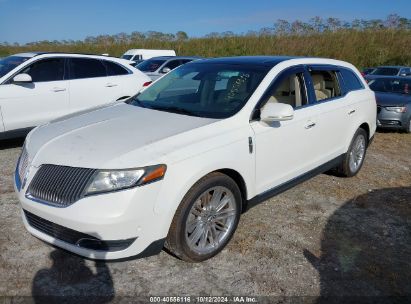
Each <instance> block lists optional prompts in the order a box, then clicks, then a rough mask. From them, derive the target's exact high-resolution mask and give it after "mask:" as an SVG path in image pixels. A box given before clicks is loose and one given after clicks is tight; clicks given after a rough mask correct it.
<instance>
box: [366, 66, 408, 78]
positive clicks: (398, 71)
mask: <svg viewBox="0 0 411 304" xmlns="http://www.w3.org/2000/svg"><path fill="white" fill-rule="evenodd" d="M381 76H399V77H409V76H411V67H407V66H379V67H376V68H375V69H374V70H373V71H372V72H370V73H369V74H367V75H366V76H365V79H366V80H367V81H370V80H372V79H375V78H379V77H381Z"/></svg>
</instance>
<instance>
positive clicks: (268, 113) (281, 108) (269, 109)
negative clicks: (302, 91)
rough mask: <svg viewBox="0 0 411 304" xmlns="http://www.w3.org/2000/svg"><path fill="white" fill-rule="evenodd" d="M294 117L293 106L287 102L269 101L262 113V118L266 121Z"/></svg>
mask: <svg viewBox="0 0 411 304" xmlns="http://www.w3.org/2000/svg"><path fill="white" fill-rule="evenodd" d="M293 117H294V109H293V107H292V106H290V105H288V104H285V103H274V102H267V104H266V105H265V106H264V107H263V108H262V109H261V113H260V118H261V120H262V121H264V122H273V121H284V120H291V119H293Z"/></svg>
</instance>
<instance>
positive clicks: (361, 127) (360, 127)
mask: <svg viewBox="0 0 411 304" xmlns="http://www.w3.org/2000/svg"><path fill="white" fill-rule="evenodd" d="M358 129H364V131H365V132H367V140H368V142H369V141H370V126H369V125H368V123H366V122H364V123H362V124H361V125H360V126H359V127H358Z"/></svg>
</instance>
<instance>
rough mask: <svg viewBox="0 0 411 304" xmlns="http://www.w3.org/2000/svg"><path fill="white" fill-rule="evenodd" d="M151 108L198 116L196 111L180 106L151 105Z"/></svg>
mask: <svg viewBox="0 0 411 304" xmlns="http://www.w3.org/2000/svg"><path fill="white" fill-rule="evenodd" d="M150 109H153V110H159V111H166V112H171V113H176V114H183V115H190V116H198V115H197V114H196V113H195V112H193V111H190V110H187V109H184V108H180V107H152V106H150Z"/></svg>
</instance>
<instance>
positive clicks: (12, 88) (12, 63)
mask: <svg viewBox="0 0 411 304" xmlns="http://www.w3.org/2000/svg"><path fill="white" fill-rule="evenodd" d="M150 82H151V79H150V78H149V77H147V76H146V75H145V74H143V73H142V72H140V71H139V70H137V69H135V68H134V67H132V66H130V65H129V64H128V63H127V61H125V60H123V59H118V58H113V57H106V56H96V55H81V54H64V53H39V52H37V53H24V54H16V55H13V56H9V57H6V58H3V59H2V60H0V114H1V115H0V139H4V138H10V137H16V136H21V135H23V134H26V133H27V132H28V130H30V129H32V128H33V127H35V126H38V125H41V124H44V123H47V122H49V121H51V120H53V119H55V118H58V117H60V116H63V115H67V114H70V113H75V112H78V111H82V110H85V109H88V108H92V107H95V106H101V105H105V104H108V103H111V102H114V101H116V100H124V99H126V98H129V97H131V96H134V95H136V94H137V92H138V91H140V90H141V88H143V86H144V85H147V84H149V83H150Z"/></svg>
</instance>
